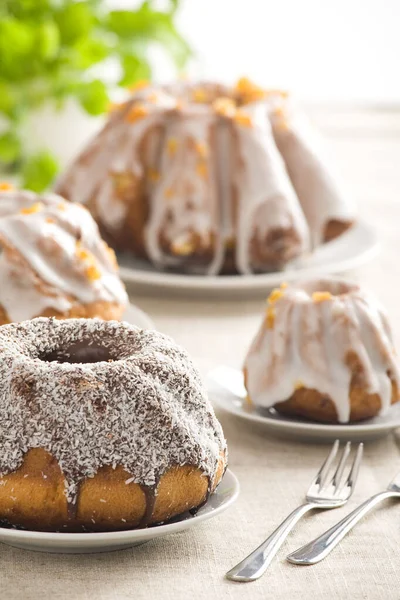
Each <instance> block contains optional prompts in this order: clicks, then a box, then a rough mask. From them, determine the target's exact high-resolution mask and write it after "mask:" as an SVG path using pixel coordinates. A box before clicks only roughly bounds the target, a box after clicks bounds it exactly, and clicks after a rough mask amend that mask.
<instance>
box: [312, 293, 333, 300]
mask: <svg viewBox="0 0 400 600" xmlns="http://www.w3.org/2000/svg"><path fill="white" fill-rule="evenodd" d="M311 298H312V301H313V302H325V301H326V300H332V298H333V296H332V294H331V293H330V292H314V293H313V294H312V296H311Z"/></svg>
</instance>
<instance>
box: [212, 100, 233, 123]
mask: <svg viewBox="0 0 400 600" xmlns="http://www.w3.org/2000/svg"><path fill="white" fill-rule="evenodd" d="M212 106H213V109H214V110H215V112H216V113H217V114H218V115H221V116H222V117H230V118H233V117H234V116H235V114H236V105H235V103H234V101H233V100H232V98H226V97H224V96H221V98H217V99H216V100H214V102H213V104H212Z"/></svg>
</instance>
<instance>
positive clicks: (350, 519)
mask: <svg viewBox="0 0 400 600" xmlns="http://www.w3.org/2000/svg"><path fill="white" fill-rule="evenodd" d="M393 496H397V497H399V494H398V492H389V491H388V492H381V493H379V494H376V495H375V496H372V497H371V498H369V499H368V500H366V501H365V502H363V503H362V504H360V506H358V507H357V508H356V509H355V510H353V512H351V513H350V514H349V515H347V517H345V518H344V519H342V520H341V521H339V523H336V525H334V526H333V527H331V528H330V529H328V530H327V531H325V533H323V534H322V535H320V536H319V537H317V538H315V540H313V541H312V542H309V543H308V544H306V545H305V546H303V547H302V548H299V549H298V550H295V552H292V554H289V556H288V557H287V560H288V561H289V562H291V563H293V564H295V565H314V564H316V563H318V562H320V561H321V560H323V559H324V558H325V557H326V556H328V554H329V553H330V552H331V551H332V550H333V549H334V548H335V546H337V544H338V543H339V542H340V540H342V539H343V538H344V536H345V535H346V534H347V533H348V532H349V531H350V530H351V529H352V528H353V527H354V526H355V524H356V523H358V521H359V520H360V519H362V517H363V516H364V515H366V514H367V512H369V511H370V510H371V509H372V508H373V507H374V506H376V505H377V504H378V503H379V502H382V500H386V498H391V497H393Z"/></svg>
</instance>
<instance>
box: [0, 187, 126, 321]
mask: <svg viewBox="0 0 400 600" xmlns="http://www.w3.org/2000/svg"><path fill="white" fill-rule="evenodd" d="M35 202H39V203H40V204H41V209H40V210H38V211H37V212H32V213H28V214H26V213H21V210H22V209H29V208H30V207H32V205H34V204H35ZM78 241H79V243H80V247H81V248H82V249H84V250H86V251H88V252H89V253H90V255H91V256H92V257H93V259H94V261H95V266H96V269H97V270H98V272H99V277H98V278H97V279H94V280H91V279H89V278H88V277H87V276H86V273H85V264H86V263H84V261H82V260H80V259H79V258H78V257H77V254H76V252H77V242H78ZM0 244H1V246H3V252H2V254H1V256H0V275H1V279H2V282H3V283H2V286H1V289H0V305H2V306H3V307H4V308H5V310H6V312H7V314H8V315H9V317H10V319H11V320H13V321H20V320H22V319H27V318H32V317H34V316H37V315H38V314H41V313H42V312H43V310H44V309H46V308H47V307H50V308H54V309H56V310H59V311H60V312H62V313H63V312H66V311H68V310H69V309H70V308H71V307H72V306H73V304H74V303H76V302H79V303H81V304H90V303H92V302H96V301H105V302H115V303H118V304H126V303H127V295H126V292H125V289H124V286H123V284H122V283H121V281H120V279H119V277H118V273H117V271H116V268H115V265H114V263H113V261H112V258H111V257H110V255H109V253H108V251H107V248H106V246H105V244H104V242H103V241H102V240H101V238H100V235H99V232H98V228H97V225H96V223H95V222H94V220H93V218H92V217H91V215H90V213H89V212H88V211H87V210H86V209H85V208H83V207H82V206H80V205H79V204H71V203H68V202H65V201H64V200H63V198H62V197H60V196H57V195H56V194H47V195H42V196H36V195H35V194H32V193H31V192H25V191H15V192H14V191H9V192H2V193H0ZM27 267H28V268H27Z"/></svg>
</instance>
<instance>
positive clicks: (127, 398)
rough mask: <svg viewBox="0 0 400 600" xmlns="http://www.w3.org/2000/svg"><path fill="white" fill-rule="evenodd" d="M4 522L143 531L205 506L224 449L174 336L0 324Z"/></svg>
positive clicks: (98, 325)
mask: <svg viewBox="0 0 400 600" xmlns="http://www.w3.org/2000/svg"><path fill="white" fill-rule="evenodd" d="M0 443H1V448H2V452H1V455H0V520H1V521H2V522H3V523H5V524H8V525H12V526H19V527H24V528H28V529H33V530H43V531H44V530H50V531H105V530H119V529H129V528H134V527H145V526H147V525H151V524H155V523H159V522H162V521H165V520H167V519H170V518H172V517H174V516H176V515H178V514H181V513H183V512H186V511H187V510H191V509H195V508H197V507H199V506H200V505H201V504H202V503H204V502H205V500H206V499H207V496H208V494H209V493H210V492H212V491H213V490H214V489H215V488H216V486H217V485H218V483H219V482H220V480H221V478H222V476H223V473H224V470H225V468H226V461H227V449H226V443H225V440H224V437H223V433H222V429H221V426H220V424H219V422H218V420H217V419H216V417H215V415H214V412H213V409H212V407H211V404H210V403H209V401H208V399H207V395H206V392H205V389H204V387H203V385H202V383H201V381H200V377H199V374H198V372H197V370H196V369H195V367H194V366H193V364H192V362H191V360H190V358H189V356H188V355H187V353H186V352H185V351H184V350H183V349H182V348H180V347H179V346H177V345H176V344H175V343H174V342H173V341H172V340H171V339H170V338H168V337H166V336H164V335H162V334H161V333H157V332H155V331H142V330H140V329H138V328H136V327H134V326H132V325H129V324H127V323H118V322H116V321H101V320H99V319H67V320H57V319H54V318H38V319H33V320H31V321H25V322H23V323H12V324H10V325H4V326H2V327H1V328H0Z"/></svg>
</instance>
